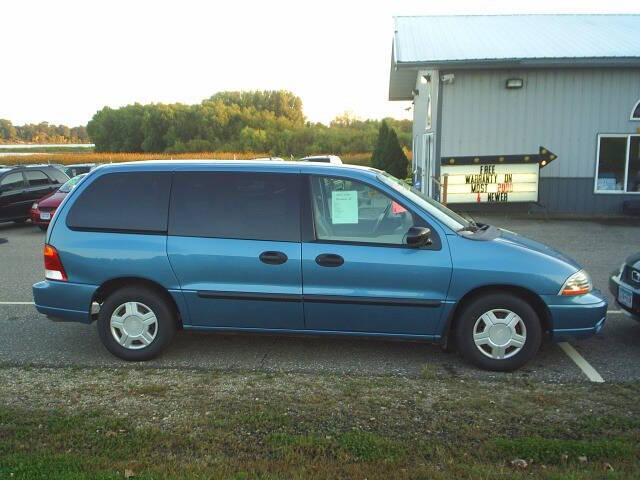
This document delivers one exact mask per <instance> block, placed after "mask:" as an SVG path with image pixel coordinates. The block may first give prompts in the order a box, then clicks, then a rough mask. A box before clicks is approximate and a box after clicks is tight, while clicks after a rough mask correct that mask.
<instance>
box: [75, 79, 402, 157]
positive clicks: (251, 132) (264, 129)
mask: <svg viewBox="0 0 640 480" xmlns="http://www.w3.org/2000/svg"><path fill="white" fill-rule="evenodd" d="M385 120H386V123H387V125H388V126H389V128H391V129H393V130H394V131H395V132H396V133H397V138H398V141H399V143H400V145H401V146H404V147H405V148H411V121H409V120H395V119H392V118H387V119H385ZM380 126H381V121H379V120H360V119H357V118H354V117H353V116H352V115H349V114H347V113H345V114H344V115H341V116H338V117H336V118H335V119H334V120H333V121H332V122H331V123H330V125H329V126H327V125H324V124H322V123H312V122H309V121H306V119H305V116H304V113H303V110H302V100H301V99H300V98H299V97H297V96H295V95H294V94H293V93H291V92H288V91H284V90H278V91H242V92H220V93H216V94H215V95H213V96H211V97H210V98H208V99H206V100H204V101H203V102H201V103H200V104H195V105H185V104H181V103H174V104H163V103H152V104H147V105H141V104H139V103H136V104H133V105H127V106H125V107H121V108H117V109H113V108H110V107H104V108H103V109H101V110H99V111H98V112H97V113H96V114H95V115H94V116H93V118H92V119H91V120H90V121H89V123H88V124H87V132H88V134H89V138H90V139H91V141H92V142H93V143H95V149H96V151H98V152H165V153H183V152H202V151H211V152H215V151H220V152H222V151H227V152H264V153H270V154H272V155H277V156H287V157H288V156H289V155H293V156H302V155H307V154H313V153H334V154H341V153H347V152H372V151H373V150H374V147H375V145H376V140H377V138H378V130H379V128H380Z"/></svg>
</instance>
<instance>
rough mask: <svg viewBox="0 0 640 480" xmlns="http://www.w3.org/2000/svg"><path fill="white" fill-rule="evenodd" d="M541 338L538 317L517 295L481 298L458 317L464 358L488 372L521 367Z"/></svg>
mask: <svg viewBox="0 0 640 480" xmlns="http://www.w3.org/2000/svg"><path fill="white" fill-rule="evenodd" d="M541 338H542V328H541V327H540V319H539V318H538V315H537V314H536V312H535V311H534V309H533V308H532V307H531V305H529V304H528V303H527V302H526V301H525V300H523V299H522V298H520V297H517V296H515V295H511V294H507V293H494V294H489V295H485V296H482V297H478V298H476V299H475V300H473V301H472V302H471V303H469V304H468V305H467V306H466V307H465V308H464V309H463V310H462V312H460V314H459V316H458V322H457V327H456V343H457V345H458V348H459V350H460V352H461V353H462V356H463V357H464V358H465V359H467V360H468V361H470V362H472V363H473V364H475V365H477V366H479V367H481V368H484V369H486V370H496V371H510V370H515V369H517V368H520V367H521V366H522V365H524V364H525V363H527V362H528V361H529V360H531V359H532V358H533V357H534V356H535V354H536V352H537V351H538V349H539V348H540V341H541Z"/></svg>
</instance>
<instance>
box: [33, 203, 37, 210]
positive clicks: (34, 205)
mask: <svg viewBox="0 0 640 480" xmlns="http://www.w3.org/2000/svg"><path fill="white" fill-rule="evenodd" d="M31 208H33V209H34V210H37V209H38V202H33V205H31Z"/></svg>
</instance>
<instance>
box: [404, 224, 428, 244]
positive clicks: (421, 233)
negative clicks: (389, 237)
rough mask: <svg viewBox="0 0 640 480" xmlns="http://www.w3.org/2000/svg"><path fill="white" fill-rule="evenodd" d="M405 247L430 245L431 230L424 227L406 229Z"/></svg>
mask: <svg viewBox="0 0 640 480" xmlns="http://www.w3.org/2000/svg"><path fill="white" fill-rule="evenodd" d="M404 242H405V243H406V244H407V247H411V248H420V247H424V246H425V245H431V230H429V229H428V228H424V227H411V228H410V229H409V230H408V231H407V235H406V237H405V241H404Z"/></svg>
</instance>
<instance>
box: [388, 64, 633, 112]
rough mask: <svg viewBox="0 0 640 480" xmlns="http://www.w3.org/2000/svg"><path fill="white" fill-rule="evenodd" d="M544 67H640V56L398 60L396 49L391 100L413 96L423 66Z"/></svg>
mask: <svg viewBox="0 0 640 480" xmlns="http://www.w3.org/2000/svg"><path fill="white" fill-rule="evenodd" d="M543 68H556V69H559V68H640V58H639V57H616V58H526V59H518V58H513V59H482V60H446V61H442V60H440V61H436V62H396V61H395V56H394V53H392V55H391V72H390V76H389V100H392V101H393V100H413V89H414V88H415V85H416V80H417V75H418V71H420V70H440V71H455V70H513V69H522V70H528V69H543Z"/></svg>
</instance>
